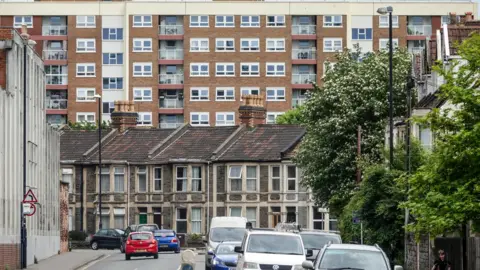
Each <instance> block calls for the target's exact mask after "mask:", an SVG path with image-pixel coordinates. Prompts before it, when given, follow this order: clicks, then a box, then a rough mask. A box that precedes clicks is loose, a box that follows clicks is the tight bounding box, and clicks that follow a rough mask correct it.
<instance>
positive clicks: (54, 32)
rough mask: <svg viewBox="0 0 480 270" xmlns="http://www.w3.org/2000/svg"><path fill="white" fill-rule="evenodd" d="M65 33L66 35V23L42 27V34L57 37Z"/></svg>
mask: <svg viewBox="0 0 480 270" xmlns="http://www.w3.org/2000/svg"><path fill="white" fill-rule="evenodd" d="M66 35H67V26H66V25H49V26H43V27H42V36H56V37H58V36H66ZM65 38H66V37H65Z"/></svg>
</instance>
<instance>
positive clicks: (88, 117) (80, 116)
mask: <svg viewBox="0 0 480 270" xmlns="http://www.w3.org/2000/svg"><path fill="white" fill-rule="evenodd" d="M77 122H87V123H95V113H93V112H89V113H88V112H87V113H77Z"/></svg>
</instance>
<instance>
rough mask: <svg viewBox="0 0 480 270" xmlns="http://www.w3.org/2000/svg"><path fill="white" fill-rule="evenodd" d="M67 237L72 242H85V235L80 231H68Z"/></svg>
mask: <svg viewBox="0 0 480 270" xmlns="http://www.w3.org/2000/svg"><path fill="white" fill-rule="evenodd" d="M68 237H69V238H70V240H72V241H85V239H86V238H87V233H85V232H81V231H69V232H68Z"/></svg>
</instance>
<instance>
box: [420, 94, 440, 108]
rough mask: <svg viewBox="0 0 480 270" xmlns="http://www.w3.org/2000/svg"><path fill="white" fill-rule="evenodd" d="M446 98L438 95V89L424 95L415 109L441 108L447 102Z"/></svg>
mask: <svg viewBox="0 0 480 270" xmlns="http://www.w3.org/2000/svg"><path fill="white" fill-rule="evenodd" d="M445 102H446V100H445V99H444V98H441V97H439V96H438V91H435V92H433V93H430V94H428V95H426V96H424V97H423V98H422V99H421V100H420V101H418V102H417V104H416V105H415V109H434V108H439V107H441V106H442V105H443V104H445Z"/></svg>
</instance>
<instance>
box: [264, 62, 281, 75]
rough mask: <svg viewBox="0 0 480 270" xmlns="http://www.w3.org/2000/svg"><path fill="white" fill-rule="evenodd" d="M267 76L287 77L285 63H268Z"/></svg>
mask: <svg viewBox="0 0 480 270" xmlns="http://www.w3.org/2000/svg"><path fill="white" fill-rule="evenodd" d="M267 76H285V63H267Z"/></svg>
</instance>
